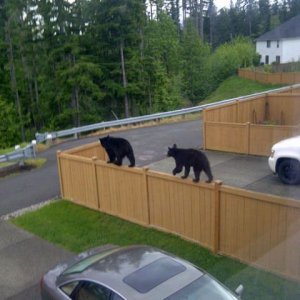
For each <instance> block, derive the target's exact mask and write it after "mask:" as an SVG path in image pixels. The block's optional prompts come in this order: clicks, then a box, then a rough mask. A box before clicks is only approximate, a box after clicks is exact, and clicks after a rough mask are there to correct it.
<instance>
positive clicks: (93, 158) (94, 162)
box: [92, 156, 100, 210]
mask: <svg viewBox="0 0 300 300" xmlns="http://www.w3.org/2000/svg"><path fill="white" fill-rule="evenodd" d="M96 160H97V156H93V157H92V161H93V169H94V176H95V177H94V178H95V185H96V195H95V198H96V202H97V208H98V210H100V199H99V189H98V177H97V165H96Z"/></svg>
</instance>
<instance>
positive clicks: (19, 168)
mask: <svg viewBox="0 0 300 300" xmlns="http://www.w3.org/2000/svg"><path fill="white" fill-rule="evenodd" d="M34 168H36V166H35V165H32V164H27V163H25V164H24V165H19V164H14V165H11V166H8V167H2V168H0V178H2V177H5V176H8V175H11V174H15V173H20V172H25V171H30V170H31V169H34Z"/></svg>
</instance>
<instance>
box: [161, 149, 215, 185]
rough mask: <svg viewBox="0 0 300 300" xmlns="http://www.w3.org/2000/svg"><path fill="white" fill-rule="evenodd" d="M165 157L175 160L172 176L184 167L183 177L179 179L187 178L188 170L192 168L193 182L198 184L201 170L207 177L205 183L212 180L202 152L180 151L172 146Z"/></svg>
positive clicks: (193, 150)
mask: <svg viewBox="0 0 300 300" xmlns="http://www.w3.org/2000/svg"><path fill="white" fill-rule="evenodd" d="M167 156H169V157H173V158H174V159H175V163H176V167H175V169H173V175H176V174H177V173H180V172H181V171H182V168H183V167H185V171H184V175H183V176H182V177H181V178H183V179H184V178H187V177H188V176H189V173H190V168H191V167H193V170H194V174H195V178H194V179H193V181H194V182H199V180H200V173H201V171H202V170H203V171H204V172H205V174H206V175H207V177H208V180H207V181H206V182H207V183H209V182H211V181H212V180H213V175H212V173H211V168H210V164H209V161H208V159H207V157H206V155H205V154H204V153H203V152H201V151H199V150H195V149H180V148H177V145H176V144H174V145H173V148H170V147H169V150H168V154H167Z"/></svg>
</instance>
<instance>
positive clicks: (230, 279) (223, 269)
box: [12, 201, 300, 300]
mask: <svg viewBox="0 0 300 300" xmlns="http://www.w3.org/2000/svg"><path fill="white" fill-rule="evenodd" d="M12 222H13V223H14V224H16V225H17V226H20V227H22V228H24V229H25V230H28V231H30V232H32V233H34V234H36V235H38V236H40V237H41V238H43V239H46V240H48V241H50V242H53V243H55V244H57V245H60V246H62V247H64V248H66V249H69V250H71V251H74V252H81V251H84V250H85V249H88V248H91V247H95V246H99V245H104V244H116V245H129V244H147V245H152V246H156V247H159V248H161V249H164V250H166V251H169V252H171V253H174V254H176V255H178V256H180V257H182V258H185V259H187V260H189V261H191V262H192V263H194V264H195V265H198V266H201V267H202V268H204V269H205V270H207V271H208V272H210V273H211V274H213V275H214V276H215V277H216V278H218V279H219V280H220V281H221V282H223V283H225V284H226V285H227V286H228V287H229V288H231V289H232V290H234V289H235V288H236V287H237V286H238V284H240V283H242V284H243V285H244V287H245V292H244V296H243V299H262V300H268V299H270V300H271V299H272V300H274V299H275V300H276V299H278V300H283V299H289V300H293V299H300V298H299V295H300V284H297V283H295V282H293V281H288V280H285V279H283V278H281V277H279V276H275V275H273V274H270V273H267V272H265V271H262V270H259V269H256V268H253V267H249V266H247V265H245V264H242V263H239V262H238V261H235V260H232V259H229V258H227V257H224V256H220V255H213V254H212V253H211V252H210V251H208V250H207V249H205V248H202V247H200V246H198V245H197V244H194V243H190V242H187V241H185V240H183V239H181V238H179V237H177V236H174V235H171V234H166V233H163V232H160V231H158V230H155V229H149V228H146V227H142V226H139V225H136V224H133V223H130V222H127V221H124V220H121V219H119V218H116V217H112V216H109V215H107V214H104V213H100V212H97V211H93V210H90V209H87V208H83V207H80V206H77V205H75V204H72V203H70V202H67V201H58V202H54V203H52V204H50V205H47V206H45V207H43V208H41V209H39V210H37V211H33V212H29V213H27V214H24V215H22V216H20V217H18V218H16V219H13V220H12Z"/></svg>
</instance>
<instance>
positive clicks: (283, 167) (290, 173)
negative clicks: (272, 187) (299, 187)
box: [278, 159, 300, 184]
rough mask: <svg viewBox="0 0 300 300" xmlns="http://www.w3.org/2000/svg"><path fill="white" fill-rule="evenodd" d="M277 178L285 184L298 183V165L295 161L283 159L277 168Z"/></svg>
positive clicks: (299, 164) (299, 169)
mask: <svg viewBox="0 0 300 300" xmlns="http://www.w3.org/2000/svg"><path fill="white" fill-rule="evenodd" d="M278 176H279V178H280V180H281V181H282V182H283V183H285V184H297V183H299V182H300V163H299V161H297V160H295V159H285V160H283V161H282V162H281V163H280V165H279V166H278Z"/></svg>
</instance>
